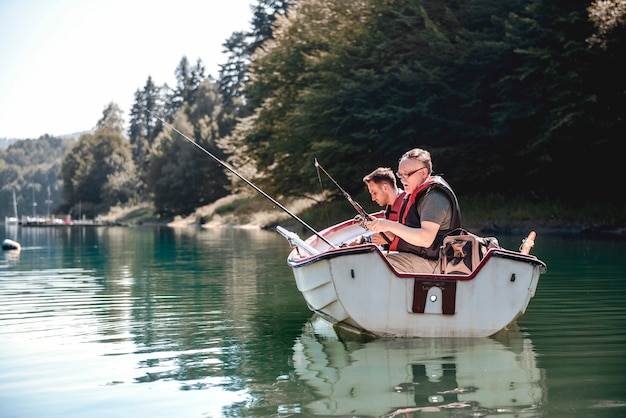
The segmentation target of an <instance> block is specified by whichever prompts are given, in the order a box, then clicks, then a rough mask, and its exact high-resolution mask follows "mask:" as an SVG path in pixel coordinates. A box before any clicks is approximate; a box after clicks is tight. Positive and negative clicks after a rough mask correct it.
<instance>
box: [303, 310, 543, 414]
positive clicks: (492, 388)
mask: <svg viewBox="0 0 626 418" xmlns="http://www.w3.org/2000/svg"><path fill="white" fill-rule="evenodd" d="M326 324H327V323H326ZM335 331H336V330H335V329H333V328H332V327H331V326H328V325H325V321H323V320H320V319H319V318H317V317H315V316H314V317H313V318H312V319H311V321H309V322H308V323H307V324H306V325H305V327H304V330H303V332H302V334H301V335H300V336H299V337H298V338H297V339H296V342H295V344H294V349H293V351H294V354H293V367H294V371H295V373H296V375H297V377H298V380H299V381H300V382H302V383H304V384H305V385H306V386H307V387H308V388H310V389H311V390H312V391H313V394H314V398H313V399H311V400H309V401H307V402H306V403H304V404H302V405H300V410H301V413H302V414H303V415H306V416H324V417H329V416H341V417H348V416H351V417H352V416H359V417H365V416H367V417H373V416H376V417H387V418H391V417H398V418H400V417H408V416H415V417H417V416H420V417H421V416H437V417H439V416H446V417H448V416H455V417H457V416H458V417H461V416H463V417H469V416H475V417H484V416H502V417H537V416H542V415H543V408H545V404H546V403H547V392H546V390H545V386H546V381H545V379H546V376H545V371H544V370H542V369H540V368H539V367H538V365H537V359H536V355H535V352H534V349H533V343H532V341H531V340H530V339H529V338H528V337H527V336H525V335H523V334H522V333H521V332H520V331H519V330H517V329H513V330H511V331H509V332H506V333H502V334H498V335H496V336H495V337H487V338H413V339H398V338H395V339H388V338H376V339H374V340H372V341H358V340H356V341H355V340H353V339H352V340H351V339H350V338H349V336H348V337H347V338H346V336H345V335H343V334H342V333H336V332H335ZM442 414H443V415H442Z"/></svg>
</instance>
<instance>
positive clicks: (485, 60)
mask: <svg viewBox="0 0 626 418" xmlns="http://www.w3.org/2000/svg"><path fill="white" fill-rule="evenodd" d="M252 7H253V19H252V21H251V28H250V30H249V31H242V32H235V33H233V34H232V35H231V36H230V37H229V38H228V39H227V40H225V42H224V44H223V46H224V50H225V51H226V52H227V54H228V59H227V62H226V63H224V64H222V65H221V69H220V72H219V74H218V76H217V78H213V77H212V76H211V75H207V74H205V69H204V67H203V64H202V62H201V61H200V60H198V61H196V62H195V63H190V62H189V61H188V59H187V58H186V57H183V58H182V59H181V61H180V63H179V64H178V67H176V69H175V75H176V80H177V83H176V85H175V86H171V87H170V86H167V85H158V84H156V83H155V81H154V80H152V78H150V77H148V78H147V81H146V84H145V85H144V86H143V87H142V88H139V89H138V90H137V91H136V92H135V96H134V105H133V108H132V109H131V111H130V114H129V123H128V125H127V128H124V126H125V124H124V118H123V115H122V114H121V111H120V110H119V108H118V107H117V105H116V104H115V103H111V104H109V105H108V107H107V108H106V110H105V111H104V112H103V115H102V119H101V120H100V121H98V122H97V124H96V127H95V129H94V131H93V132H90V133H86V134H83V135H82V136H81V137H80V138H79V139H78V141H72V140H67V139H66V140H61V139H57V138H52V137H49V136H47V135H44V136H42V137H41V138H39V139H36V140H26V141H18V142H16V143H13V144H11V145H10V146H8V148H7V149H6V150H0V172H1V175H0V201H1V202H6V203H5V204H3V205H2V207H0V214H1V213H4V214H5V215H8V214H10V213H12V192H13V191H15V192H16V193H17V195H18V202H19V205H20V208H30V207H32V208H35V207H36V205H35V203H36V202H44V201H46V202H54V207H53V210H54V211H55V212H57V213H59V214H73V215H75V214H76V213H77V208H78V207H80V208H81V211H82V212H83V213H85V214H87V215H88V216H95V215H97V214H99V213H104V212H106V211H107V210H109V208H111V207H112V206H115V205H125V204H135V203H139V202H146V201H147V202H152V203H153V205H154V207H155V210H156V211H157V213H158V214H160V215H161V216H164V217H171V216H173V215H176V214H188V213H191V212H193V210H194V209H195V208H197V207H200V206H203V205H206V204H208V203H211V202H213V201H215V200H217V199H218V198H220V197H223V196H225V195H227V194H229V193H232V192H234V191H236V190H238V189H239V188H242V187H245V186H244V185H242V183H241V182H240V181H239V180H237V179H236V178H235V177H234V176H232V175H231V173H229V172H228V171H226V170H225V169H224V167H222V166H221V165H220V164H217V163H215V161H213V160H212V159H210V158H207V155H206V154H204V153H202V152H200V151H199V150H198V148H197V147H194V146H193V145H192V144H189V142H188V141H185V140H184V138H182V137H181V135H179V134H178V133H177V132H175V131H174V130H173V129H171V126H173V127H174V128H175V129H176V130H179V131H180V132H182V133H184V134H185V135H186V136H187V137H189V138H191V139H193V141H195V142H196V143H197V144H198V145H199V146H201V147H202V148H204V149H205V150H207V151H209V152H210V153H212V154H214V155H215V156H217V157H218V158H219V159H222V160H224V161H227V162H228V163H229V164H231V165H232V166H233V167H235V168H237V169H238V170H240V172H241V173H243V174H244V175H245V176H246V177H247V178H249V179H250V180H251V181H253V182H254V183H255V184H257V185H259V186H260V187H261V188H262V189H263V190H266V191H267V192H269V193H270V194H273V195H274V196H276V197H286V196H310V195H314V194H316V193H318V192H319V190H320V189H319V178H318V173H317V172H316V167H315V165H314V160H315V159H318V160H319V161H320V163H322V164H323V166H324V167H325V168H326V170H328V171H329V172H330V173H332V174H333V177H334V178H336V179H338V180H339V182H340V183H341V185H342V186H343V187H344V188H345V189H346V190H347V191H348V192H350V193H354V192H358V191H362V190H363V183H362V181H361V179H362V177H363V175H365V174H367V173H368V172H370V171H371V170H373V169H374V168H376V167H377V166H389V167H392V168H395V167H396V165H397V161H398V157H399V156H400V155H401V154H402V153H403V152H404V151H406V150H408V149H410V148H414V147H421V148H425V149H428V150H429V151H430V152H431V154H432V156H433V162H434V169H435V172H436V173H441V174H443V175H444V176H445V178H446V179H447V180H448V181H449V182H450V183H451V184H452V185H453V187H454V188H455V190H456V191H457V193H458V194H459V195H460V196H469V195H488V194H498V195H501V196H504V197H507V196H516V197H523V198H526V199H530V200H544V201H545V200H551V201H555V202H556V201H558V202H561V203H565V204H568V205H573V206H576V205H577V204H581V203H586V202H588V199H584V198H582V196H581V192H582V191H585V192H587V191H589V190H593V189H592V187H593V186H594V185H595V184H596V183H598V182H599V181H605V179H608V180H609V181H611V180H613V179H616V178H617V179H619V178H623V175H622V174H621V171H620V169H621V167H620V159H621V155H620V153H619V151H618V143H619V140H620V139H621V138H623V136H624V134H623V133H624V132H625V131H626V129H625V128H626V126H625V120H626V78H625V77H624V74H626V63H625V62H624V60H623V57H624V56H625V52H626V48H625V45H626V44H625V42H626V36H625V35H626V32H625V31H626V1H624V0H609V1H600V0H596V1H593V2H591V1H589V0H587V1H579V0H569V1H563V0H556V1H555V0H551V1H548V0H536V1H521V0H511V1H507V2H501V1H494V0H492V1H485V0H468V1H452V0H443V1H442V0H438V1H434V0H387V1H380V0H359V1H352V2H344V1H328V0H300V1H295V0H292V1H287V0H284V1H279V0H258V1H257V4H256V5H254V6H252ZM164 122H165V123H164ZM168 125H171V126H168ZM603 190H604V189H603ZM338 196H339V194H338ZM621 200H622V199H621V197H620V196H619V195H618V194H617V193H594V199H593V201H594V202H595V203H597V204H599V205H602V204H603V203H613V202H620V201H621ZM40 204H41V203H40ZM48 204H50V203H48ZM40 213H42V211H41V208H40ZM26 214H28V213H26Z"/></svg>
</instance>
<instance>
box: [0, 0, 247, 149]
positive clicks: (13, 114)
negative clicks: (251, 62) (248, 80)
mask: <svg viewBox="0 0 626 418" xmlns="http://www.w3.org/2000/svg"><path fill="white" fill-rule="evenodd" d="M252 4H256V1H253V0H0V138H38V137H40V136H41V135H43V134H50V135H65V134H71V133H75V132H81V131H87V130H90V129H92V128H93V127H94V126H95V125H96V123H97V122H98V120H99V119H100V117H101V116H102V111H103V110H104V109H105V107H106V106H107V105H108V104H109V103H110V102H115V103H117V104H118V106H120V108H121V109H122V111H123V112H124V118H125V120H126V122H128V112H129V110H130V107H131V106H132V102H133V100H134V93H135V91H136V90H138V89H142V88H143V86H144V85H145V83H146V80H147V79H148V76H151V77H152V79H153V81H154V83H155V84H157V85H162V84H164V83H167V84H168V85H169V86H175V82H176V78H175V75H174V72H175V70H176V67H177V66H178V64H179V62H180V60H181V58H182V57H183V56H186V57H187V59H188V60H189V62H190V63H191V64H195V62H196V60H197V59H198V58H200V59H201V60H202V62H203V64H204V65H205V67H206V74H207V75H209V74H210V75H212V76H213V77H214V78H217V76H218V70H219V67H218V65H219V64H224V63H225V62H226V59H227V56H226V55H225V54H223V53H222V50H223V47H222V44H223V43H224V41H225V40H226V39H227V38H229V37H230V35H231V34H232V33H233V32H235V31H248V30H250V29H251V23H250V22H251V19H252V12H251V10H250V5H252Z"/></svg>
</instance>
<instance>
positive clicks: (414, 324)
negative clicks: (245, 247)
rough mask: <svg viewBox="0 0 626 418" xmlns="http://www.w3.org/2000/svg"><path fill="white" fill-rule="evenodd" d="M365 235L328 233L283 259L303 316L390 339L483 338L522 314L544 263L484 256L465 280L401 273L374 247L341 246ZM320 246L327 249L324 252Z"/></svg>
mask: <svg viewBox="0 0 626 418" xmlns="http://www.w3.org/2000/svg"><path fill="white" fill-rule="evenodd" d="M359 233H363V229H362V228H360V227H359V226H358V225H357V224H355V223H354V222H347V223H344V224H340V225H338V226H335V227H332V228H329V229H328V230H326V231H323V232H322V233H321V234H322V235H323V236H324V237H325V238H326V239H328V240H329V241H330V242H332V243H337V248H330V247H328V245H327V244H324V243H323V241H321V240H320V239H319V238H318V237H311V238H309V239H307V240H306V243H307V244H308V245H310V246H311V247H313V248H315V249H316V250H317V251H319V252H318V253H317V254H310V253H307V252H305V251H302V250H301V249H300V248H294V250H293V251H292V252H291V253H290V255H289V258H288V264H289V265H290V266H291V267H292V269H293V273H294V277H295V281H296V285H297V287H298V290H299V291H300V292H301V293H302V295H303V296H304V299H305V301H306V303H307V304H308V306H309V309H311V310H312V311H314V312H316V313H318V314H320V315H321V316H323V317H324V318H326V319H327V320H329V321H330V322H332V323H334V324H337V325H340V326H342V327H344V328H347V329H352V330H354V331H355V332H364V333H369V334H373V335H376V336H385V337H386V336H392V337H485V336H490V335H493V334H495V333H497V332H498V331H501V330H503V329H506V328H507V327H508V326H509V325H510V324H511V323H513V322H514V321H515V320H516V319H517V318H518V317H519V316H521V315H522V314H524V312H525V311H526V308H527V307H528V304H529V302H530V300H531V298H532V297H533V296H534V294H535V290H536V288H537V284H538V281H539V276H540V275H541V273H542V272H544V271H545V264H544V263H543V262H541V261H540V260H538V259H537V258H536V257H534V256H531V255H527V254H521V253H518V252H514V251H509V250H506V249H501V248H496V249H491V250H489V251H488V252H487V254H486V255H485V257H484V258H483V260H482V261H481V262H480V265H479V266H478V267H477V268H476V269H475V271H474V272H473V273H472V274H470V275H458V274H406V273H399V272H397V271H395V270H394V269H393V267H392V266H391V265H390V264H389V263H388V261H387V259H386V256H385V254H384V253H383V252H382V250H381V249H380V248H379V247H378V246H376V245H374V244H364V245H356V246H346V245H343V246H342V245H341V244H342V243H345V242H350V241H351V240H352V238H354V236H355V234H359ZM324 246H326V248H324Z"/></svg>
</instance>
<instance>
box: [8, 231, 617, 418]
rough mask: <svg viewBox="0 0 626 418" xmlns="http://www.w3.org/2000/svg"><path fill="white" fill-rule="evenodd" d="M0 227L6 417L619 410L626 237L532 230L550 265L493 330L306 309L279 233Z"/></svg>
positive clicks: (596, 413)
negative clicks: (521, 308) (384, 326)
mask: <svg viewBox="0 0 626 418" xmlns="http://www.w3.org/2000/svg"><path fill="white" fill-rule="evenodd" d="M4 238H11V239H14V240H17V241H19V242H20V243H21V244H22V246H23V249H22V251H21V252H20V253H19V255H15V254H13V253H9V252H3V254H0V298H1V300H2V304H0V417H3V418H11V417H20V418H21V417H85V416H88V417H90V418H95V417H140V416H141V417H144V416H145V417H161V416H163V417H202V418H206V417H291V416H342V417H347V416H354V417H366V416H399V417H405V416H406V417H408V416H418V415H419V416H424V415H425V416H432V417H475V416H498V417H503V416H506V417H539V416H541V417H544V416H554V417H617V416H626V388H625V386H624V383H625V381H626V366H625V364H626V361H625V354H626V331H624V326H623V324H624V321H625V320H626V313H625V308H624V307H625V306H626V304H625V302H626V280H624V279H625V277H624V267H626V262H625V261H624V257H623V256H622V252H623V251H625V250H626V242H617V241H602V240H583V239H574V238H571V237H570V238H561V237H549V236H541V235H540V236H539V237H538V238H537V244H536V246H535V248H534V249H533V251H532V253H533V254H535V255H537V256H538V257H540V258H541V259H542V260H544V261H545V262H546V263H547V265H548V272H547V273H546V274H544V275H542V277H541V279H540V282H539V286H538V289H537V294H536V296H535V298H534V299H533V300H532V301H531V303H530V306H529V308H528V311H527V313H526V315H525V316H524V317H522V318H521V319H520V320H519V321H518V327H517V329H515V330H513V331H511V332H509V333H506V334H504V335H499V336H498V337H497V338H487V339H470V340H467V339H465V340H464V339H460V340H458V339H457V340H454V339H447V340H427V339H423V340H410V341H406V340H391V341H389V340H374V341H355V340H353V339H350V338H347V337H346V336H342V335H336V334H335V333H334V331H333V329H332V327H328V326H327V325H326V324H325V323H324V322H320V321H318V320H316V319H315V318H313V317H312V314H311V312H310V311H309V310H308V309H307V307H306V304H305V302H304V300H303V299H302V296H301V295H300V293H299V292H298V291H297V289H296V287H295V284H294V282H293V276H292V273H291V270H290V269H289V267H288V266H287V265H286V257H287V254H288V252H289V246H288V244H287V242H286V241H285V240H284V239H283V238H282V237H281V236H280V235H279V234H277V233H275V232H269V231H258V230H239V229H219V230H197V229H191V228H186V229H170V228H156V227H155V228H150V227H137V228H134V227H133V228H123V227H112V228H105V227H86V228H83V227H71V228H65V227H59V228H22V227H8V228H6V229H4V228H3V227H0V239H4ZM498 238H499V240H500V243H501V244H502V245H503V246H505V247H506V248H517V247H518V246H519V241H520V239H521V238H522V237H498Z"/></svg>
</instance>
